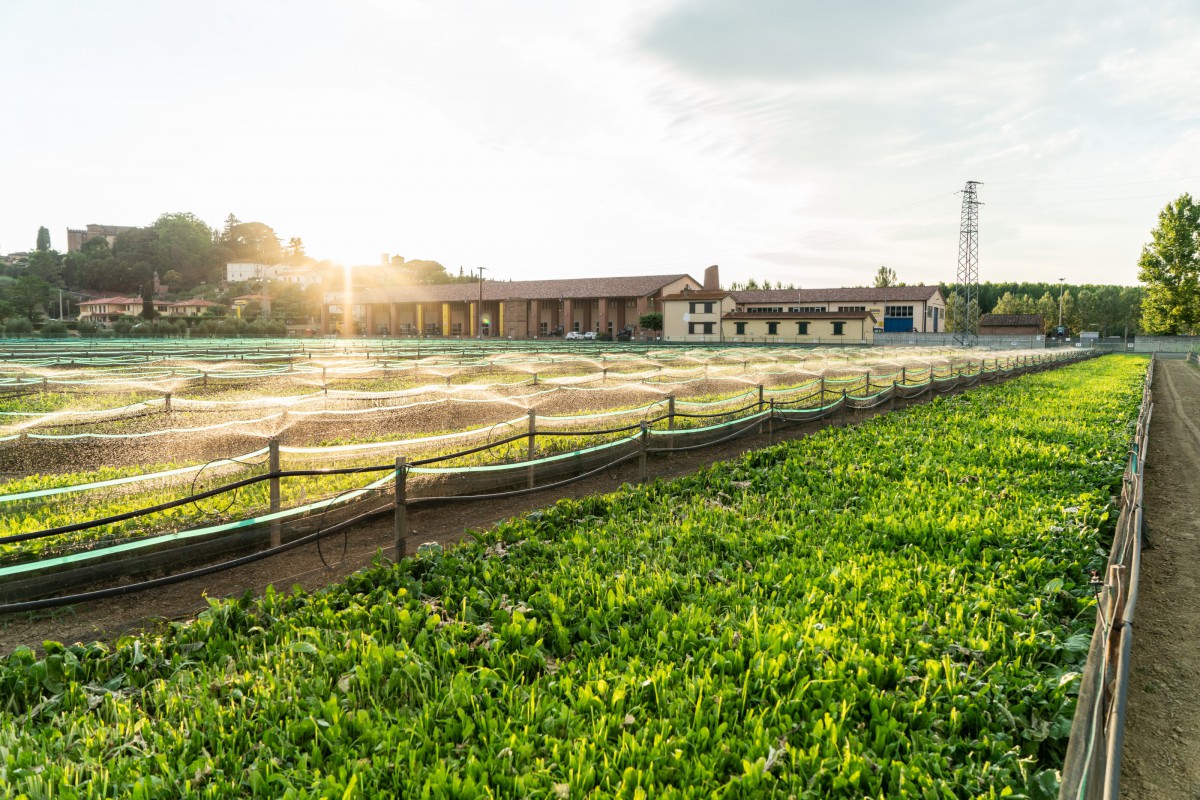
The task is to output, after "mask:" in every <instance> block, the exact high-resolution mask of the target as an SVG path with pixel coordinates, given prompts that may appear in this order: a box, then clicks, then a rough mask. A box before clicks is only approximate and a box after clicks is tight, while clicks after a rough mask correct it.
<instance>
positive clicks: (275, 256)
mask: <svg viewBox="0 0 1200 800" xmlns="http://www.w3.org/2000/svg"><path fill="white" fill-rule="evenodd" d="M224 243H225V244H226V245H227V246H228V247H229V248H230V249H231V250H232V252H233V256H234V257H235V258H238V259H242V260H245V261H253V262H256V263H259V264H278V263H279V261H280V260H281V259H282V258H283V248H281V247H280V246H279V237H278V236H277V235H276V234H275V229H274V228H272V227H271V226H270V225H267V224H265V223H262V222H239V223H238V224H237V225H234V226H233V227H232V229H231V230H230V232H229V238H228V239H227V240H226V241H225V242H224Z"/></svg>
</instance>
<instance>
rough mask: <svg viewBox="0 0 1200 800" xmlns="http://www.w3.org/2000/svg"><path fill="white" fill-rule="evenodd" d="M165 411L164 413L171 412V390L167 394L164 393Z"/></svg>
mask: <svg viewBox="0 0 1200 800" xmlns="http://www.w3.org/2000/svg"><path fill="white" fill-rule="evenodd" d="M163 413H164V414H170V413H171V393H170V392H167V393H166V394H165V395H163Z"/></svg>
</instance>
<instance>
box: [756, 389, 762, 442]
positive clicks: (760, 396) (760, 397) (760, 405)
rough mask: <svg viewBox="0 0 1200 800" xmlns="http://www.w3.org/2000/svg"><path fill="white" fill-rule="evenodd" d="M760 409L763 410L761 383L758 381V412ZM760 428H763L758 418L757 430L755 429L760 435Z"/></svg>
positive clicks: (760, 411)
mask: <svg viewBox="0 0 1200 800" xmlns="http://www.w3.org/2000/svg"><path fill="white" fill-rule="evenodd" d="M762 411H763V385H762V384H761V383H760V384H759V385H758V413H759V414H761V413H762ZM762 429H763V423H762V420H761V419H760V420H759V421H758V431H757V433H758V435H759V436H762Z"/></svg>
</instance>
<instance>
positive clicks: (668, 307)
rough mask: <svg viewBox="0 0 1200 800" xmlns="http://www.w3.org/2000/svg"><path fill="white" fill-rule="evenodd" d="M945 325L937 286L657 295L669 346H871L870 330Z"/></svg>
mask: <svg viewBox="0 0 1200 800" xmlns="http://www.w3.org/2000/svg"><path fill="white" fill-rule="evenodd" d="M713 277H714V278H715V276H713ZM707 280H708V276H706V282H707ZM945 320H946V301H945V299H944V298H943V297H942V293H941V290H940V289H939V288H938V287H937V286H889V287H883V288H878V287H854V288H842V289H754V290H737V291H727V290H715V289H713V288H711V285H710V286H708V287H706V288H705V289H704V290H703V291H699V292H691V291H685V292H680V293H677V294H673V295H668V296H665V297H663V339H664V340H666V341H673V342H733V343H736V342H747V343H748V342H779V343H796V344H821V343H827V344H832V343H845V344H870V343H871V342H872V341H874V337H875V333H876V331H889V332H902V333H909V332H912V331H917V332H922V333H940V332H943V331H944V330H945Z"/></svg>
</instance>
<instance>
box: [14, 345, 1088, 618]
mask: <svg viewBox="0 0 1200 800" xmlns="http://www.w3.org/2000/svg"><path fill="white" fill-rule="evenodd" d="M1080 357H1083V356H1082V355H1080V354H1076V353H1071V352H1055V353H1049V354H1047V353H1036V354H1034V353H1023V354H1013V355H996V356H989V357H987V358H982V359H981V358H979V357H978V355H976V356H974V357H973V358H968V357H963V356H961V355H959V356H957V357H954V358H930V359H926V360H925V361H923V362H918V361H909V362H907V363H905V364H904V365H900V366H897V365H889V364H883V365H881V364H879V363H877V362H878V358H876V359H875V362H874V363H871V364H870V365H869V366H865V367H864V366H862V365H859V364H855V363H854V362H853V361H852V360H850V359H844V360H843V359H839V360H833V361H832V363H831V360H830V359H823V360H822V361H820V362H819V363H820V370H821V371H820V372H816V371H814V369H813V367H814V363H813V362H810V361H807V360H797V361H795V362H792V363H788V364H780V363H779V362H777V361H776V362H763V363H762V364H760V365H759V366H760V369H759V371H758V372H754V373H752V372H750V364H748V363H745V362H744V361H743V360H742V359H728V361H729V362H731V363H721V362H717V363H711V362H708V363H702V364H688V365H686V367H680V368H678V369H675V370H674V371H668V370H666V369H661V368H659V369H654V370H648V369H645V368H641V369H637V370H630V374H635V375H643V374H646V375H647V376H648V378H657V380H646V381H642V382H639V383H637V384H629V383H628V382H627V380H626V379H625V378H620V379H615V378H610V377H609V376H608V375H603V374H602V376H601V379H600V380H598V381H592V382H593V383H595V384H597V385H594V386H592V387H590V388H586V387H585V386H582V385H579V384H578V383H567V382H563V381H562V380H561V379H562V378H577V377H580V376H578V375H566V376H564V375H557V376H554V375H551V376H547V378H545V379H539V380H538V382H537V383H536V384H535V383H532V382H530V383H529V384H527V385H525V384H522V385H521V386H518V387H516V388H514V389H513V390H512V391H510V392H507V393H498V394H494V396H491V397H488V398H486V399H482V398H478V397H474V396H472V394H471V392H475V391H477V390H475V389H472V390H469V391H468V392H467V393H466V394H465V395H449V394H445V393H444V392H443V391H442V388H441V384H440V383H439V388H438V389H437V390H436V393H435V395H434V397H432V398H431V397H430V395H429V391H430V390H429V389H428V388H422V389H421V390H420V391H413V390H410V389H404V390H397V391H391V392H382V393H379V394H376V395H371V396H367V395H365V394H358V393H356V392H355V391H351V390H344V391H342V392H341V393H337V392H333V393H331V395H326V394H325V393H324V392H322V394H321V400H320V402H319V403H316V404H314V403H311V402H310V400H312V399H314V395H312V394H309V395H296V396H294V397H289V398H288V400H287V402H288V404H287V405H285V406H283V407H279V406H272V405H270V404H265V405H264V404H262V403H259V402H258V398H255V397H247V398H244V399H237V400H230V401H229V402H230V403H231V404H232V405H231V407H230V409H231V411H232V413H234V414H241V413H243V412H245V411H247V410H249V409H254V410H255V411H257V412H258V413H260V414H262V416H261V417H259V418H253V417H247V418H246V419H239V420H223V421H217V422H212V423H210V424H209V425H207V426H191V427H189V426H186V425H185V426H179V425H176V424H171V425H170V426H169V427H162V428H159V429H156V430H141V429H139V430H128V431H125V432H124V433H120V432H114V431H112V430H111V429H110V430H108V431H107V432H105V431H97V430H95V428H96V427H102V426H104V425H110V424H112V423H111V418H110V417H101V418H100V421H98V422H93V421H91V418H90V417H88V416H87V415H88V414H91V413H92V410H86V411H84V412H82V415H81V416H80V415H77V416H74V417H72V419H74V420H76V422H75V423H72V424H79V426H80V427H78V428H71V429H64V428H63V427H62V426H61V425H59V426H58V427H54V426H53V425H52V426H32V427H25V428H24V429H23V430H22V431H21V432H20V433H19V434H18V437H19V438H18V441H17V442H15V443H13V442H8V443H2V442H0V448H3V447H7V446H11V445H13V444H15V445H16V447H15V448H14V450H16V448H22V449H25V448H28V449H30V450H31V451H32V452H40V453H41V454H42V455H43V456H45V455H46V454H47V453H50V454H51V455H53V454H54V453H55V452H57V451H54V450H53V448H67V447H69V448H71V449H70V450H69V451H64V453H67V454H66V455H61V457H63V458H70V459H74V461H72V462H71V463H77V462H78V461H79V460H80V459H82V458H85V457H86V449H87V448H88V447H102V448H108V447H113V446H114V442H122V444H121V445H120V446H121V447H122V448H133V451H134V452H136V453H139V454H145V453H146V452H149V451H148V450H147V449H146V448H154V447H160V446H161V442H163V441H166V440H167V437H184V438H185V439H188V438H190V437H195V438H196V441H197V442H198V444H195V446H194V447H193V449H194V450H195V451H196V452H198V453H200V454H201V456H200V457H198V458H197V459H196V460H195V461H194V462H193V463H188V464H170V465H166V466H164V467H163V468H160V469H155V470H149V471H143V470H138V469H122V468H115V467H106V468H104V469H100V470H94V471H92V472H90V473H88V479H87V480H78V474H77V473H72V472H67V471H63V472H61V473H57V474H56V473H45V472H43V473H38V474H32V473H31V474H28V475H25V476H22V477H16V478H13V479H10V480H8V481H7V482H6V483H4V484H3V485H2V487H0V488H2V489H3V491H2V493H0V514H2V515H3V516H2V519H3V523H2V524H0V603H8V604H9V605H8V606H7V607H8V608H9V609H11V608H13V606H12V604H13V603H23V602H26V601H30V600H33V599H35V598H39V597H43V596H46V595H59V596H61V595H64V594H69V593H70V592H71V591H72V590H73V589H74V588H77V587H79V586H82V585H95V584H97V583H103V582H104V581H110V580H113V579H117V578H125V577H126V576H128V575H131V574H138V575H144V574H146V573H148V572H156V571H157V572H163V573H169V574H177V573H186V572H187V571H188V570H189V569H191V568H192V567H193V566H194V565H196V564H201V563H212V562H218V563H242V561H244V560H245V559H252V558H257V557H262V556H263V555H267V554H271V553H274V552H280V551H281V550H282V549H286V548H287V547H289V546H296V545H297V544H302V543H305V542H309V541H317V543H318V544H320V541H321V539H320V537H321V536H322V535H323V534H328V533H329V532H330V531H333V530H338V529H340V526H344V525H345V524H347V523H348V522H350V521H353V520H356V519H358V518H360V517H361V516H362V515H364V514H368V513H371V512H377V511H380V510H388V509H390V508H392V507H393V506H394V505H395V498H396V496H397V482H398V481H400V482H402V483H403V488H404V492H403V496H404V497H405V501H406V504H407V505H417V504H429V503H439V502H443V503H444V502H458V501H466V500H475V499H487V498H496V497H502V496H509V495H513V494H519V493H525V492H532V491H542V490H545V489H547V488H550V487H555V486H559V485H563V484H564V483H566V482H571V481H575V480H579V479H582V478H585V477H588V476H591V475H596V474H599V473H602V472H604V471H606V470H612V469H616V468H618V467H621V466H622V465H629V464H636V465H637V468H636V472H635V473H634V474H636V475H638V476H639V477H640V478H643V479H644V478H645V477H646V476H647V474H648V472H647V466H646V465H647V459H648V458H652V457H654V456H656V455H661V454H669V453H672V452H684V451H687V450H692V449H699V448H704V447H709V446H713V445H716V444H719V443H722V442H726V441H730V440H733V439H736V438H738V437H742V436H746V435H753V434H764V433H767V434H770V433H773V432H774V431H775V430H776V429H777V428H780V427H782V426H785V425H790V424H799V423H805V422H812V421H816V420H820V419H823V418H826V417H830V416H833V415H835V414H841V415H843V416H844V415H845V414H846V413H847V412H848V411H859V412H861V411H866V410H869V409H873V408H878V407H880V406H883V405H885V404H889V403H891V404H894V403H895V402H896V401H897V400H912V399H916V398H919V397H922V396H932V395H934V394H936V393H939V392H946V391H950V390H952V389H954V388H956V387H964V386H970V385H973V384H975V383H978V382H980V381H984V380H994V379H998V378H1000V377H1003V376H1007V375H1013V374H1017V373H1020V372H1025V371H1030V370H1037V369H1043V368H1048V367H1052V366H1055V365H1057V364H1060V363H1064V362H1067V361H1070V360H1077V359H1078V358H1080ZM602 369H604V368H602ZM673 369H674V368H673ZM772 370H777V371H776V372H774V373H773V374H772V373H771V371H772ZM649 373H653V374H649ZM688 375H691V377H686V376H688ZM556 378H557V379H559V380H558V382H556V381H555V379H556ZM772 379H773V380H772ZM680 380H697V381H698V383H697V384H696V386H697V389H698V392H697V393H694V394H692V395H689V396H686V397H683V396H677V395H676V393H675V392H672V391H669V390H668V391H664V388H663V386H664V385H672V384H669V383H667V382H668V381H673V382H675V383H674V384H673V385H674V386H676V387H678V386H679V385H680V384H679V383H678V381H680ZM610 381H614V383H613V384H612V385H609V382H610ZM722 381H723V382H724V383H722ZM730 381H733V382H734V384H733V385H734V386H737V385H738V384H740V385H741V386H743V387H744V388H742V389H741V390H735V391H732V392H729V391H725V392H721V393H719V394H717V395H716V396H713V395H712V394H706V393H705V392H707V391H709V390H711V389H713V388H714V387H720V386H728V385H729V382H730ZM751 381H756V383H751ZM489 391H491V390H489ZM581 392H585V393H586V394H585V395H581V394H580V393H581ZM582 396H586V397H589V398H604V403H602V405H603V404H608V405H609V407H607V408H604V410H596V411H588V410H587V404H583V405H584V407H583V408H580V404H579V403H578V402H576V401H577V400H578V399H579V398H580V397H582ZM325 398H329V399H325ZM630 400H634V401H636V402H629V401H630ZM199 402H200V403H201V404H203V403H204V402H205V401H203V400H200V401H199ZM535 402H536V404H537V405H536V407H535V405H534V403H535ZM613 402H616V403H617V404H618V407H615V408H614V407H611V404H612V403H613ZM177 404H178V400H177V399H175V398H173V399H172V407H173V408H174V407H175V406H177ZM134 405H137V404H126V405H124V406H117V407H114V408H112V409H106V410H107V411H118V410H120V411H122V412H123V411H125V410H128V409H129V407H130V406H134ZM473 407H478V408H484V407H486V408H487V410H488V416H487V419H488V420H492V419H494V421H485V422H483V423H481V424H478V425H476V426H473V427H470V428H466V429H458V430H444V429H441V428H444V427H449V423H450V422H453V421H454V420H456V419H457V420H459V421H460V422H461V420H462V419H463V418H464V415H465V413H466V412H465V411H464V409H468V408H473ZM140 410H141V409H139V411H140ZM264 411H267V412H269V413H263V412H264ZM431 411H436V412H438V413H441V414H442V416H441V417H437V418H435V419H434V421H433V422H432V423H430V422H428V420H427V419H426V417H427V415H428V414H430V413H431ZM568 412H571V413H568ZM46 413H49V414H59V413H64V412H61V411H50V412H46ZM72 413H73V412H72ZM180 413H190V412H179V411H174V410H173V411H172V412H170V414H169V415H167V414H165V413H163V412H156V413H155V414H154V415H152V420H151V421H154V420H157V419H158V418H160V417H162V416H170V417H171V419H172V420H174V418H175V416H176V415H177V414H180ZM284 415H286V419H287V420H288V422H287V425H286V426H281V427H280V428H279V429H278V430H279V431H280V432H287V431H292V430H295V428H294V427H292V426H295V425H303V424H305V423H304V422H303V420H308V419H318V420H320V421H321V423H322V424H328V425H332V426H334V429H337V428H340V427H341V426H344V425H345V424H346V422H345V420H347V419H357V418H371V416H372V415H374V416H376V417H380V418H382V419H385V420H387V421H389V422H390V423H394V425H393V426H391V427H389V426H384V430H385V431H387V432H390V433H391V434H392V435H381V436H376V437H365V438H363V439H359V440H354V441H345V442H330V441H317V442H316V443H313V444H288V441H289V440H288V438H287V437H286V436H281V435H278V434H275V435H271V434H270V431H271V430H272V429H271V428H270V427H267V428H266V429H265V430H266V431H267V433H263V432H254V433H247V432H245V431H238V430H237V429H238V426H239V425H244V426H253V425H257V424H260V423H263V422H264V420H266V421H267V422H268V423H270V424H278V423H279V422H280V421H282V420H284V419H285V416H284ZM306 415H307V416H306ZM406 415H411V416H406ZM423 419H426V423H427V426H428V427H430V428H432V429H430V430H427V431H420V430H419V428H420V424H418V423H419V421H420V420H423ZM119 421H121V422H122V423H124V422H131V423H132V424H133V425H134V427H138V426H142V425H144V424H146V418H144V417H142V416H139V415H134V416H132V417H128V418H120V420H119ZM18 424H19V425H26V426H28V421H25V422H22V423H18ZM54 424H55V425H58V424H59V423H58V421H57V420H55V423H54ZM47 428H49V429H51V430H55V431H58V432H56V433H45V434H43V433H34V432H33V431H40V430H46V429H47ZM230 430H234V431H235V432H236V435H232V434H229V431H230ZM256 430H257V429H256ZM314 430H316V431H317V433H320V434H323V432H326V431H328V430H329V429H328V428H316V429H314ZM396 430H402V431H405V432H408V433H409V435H405V436H396V435H394V432H395V431H396ZM98 436H99V437H101V438H97V437H98ZM231 436H232V438H231ZM114 437H116V438H114ZM121 437H124V438H121ZM239 437H240V438H239ZM170 441H172V442H173V443H174V442H175V438H171V439H170ZM214 443H215V445H214ZM233 445H238V446H237V447H233ZM212 446H222V447H225V446H229V447H230V448H231V449H227V450H226V451H225V453H224V454H222V453H214V452H206V451H205V448H206V447H212ZM180 447H183V449H184V450H186V447H184V446H183V445H180ZM45 448H51V450H45ZM0 452H3V451H0ZM324 557H325V556H324V555H323V556H322V558H324ZM222 559H224V561H223V562H222ZM50 602H53V601H50ZM21 607H28V606H21Z"/></svg>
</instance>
